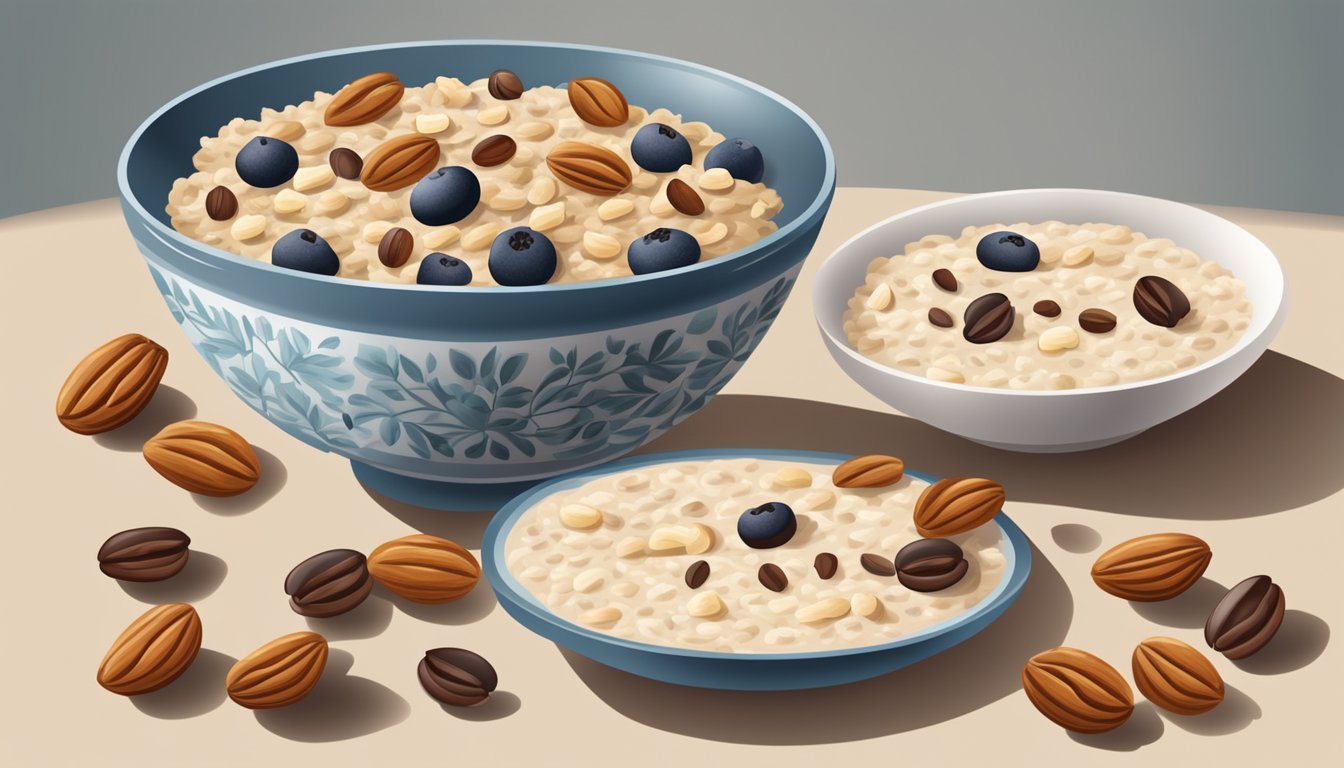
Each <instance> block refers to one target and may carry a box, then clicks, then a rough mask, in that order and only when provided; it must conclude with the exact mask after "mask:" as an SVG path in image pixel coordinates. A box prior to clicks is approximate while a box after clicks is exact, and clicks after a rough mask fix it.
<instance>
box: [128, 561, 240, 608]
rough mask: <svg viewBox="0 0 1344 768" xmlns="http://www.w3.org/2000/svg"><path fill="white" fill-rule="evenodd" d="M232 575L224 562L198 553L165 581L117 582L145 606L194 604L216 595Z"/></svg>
mask: <svg viewBox="0 0 1344 768" xmlns="http://www.w3.org/2000/svg"><path fill="white" fill-rule="evenodd" d="M228 572H229V564H228V563H226V562H224V560H223V559H222V558H219V557H215V556H214V555H212V554H210V553H209V552H202V551H200V550H198V549H193V550H191V554H189V555H187V564H186V566H184V567H183V568H182V570H181V571H180V572H179V573H177V574H175V575H173V576H171V577H169V578H167V579H164V580H163V581H118V582H117V585H118V586H120V587H121V590H122V591H123V592H125V593H126V594H128V595H130V596H131V597H133V598H135V599H136V600H139V601H140V602H142V603H152V604H155V605H158V604H161V603H194V602H196V601H197V600H203V599H205V598H207V597H209V596H210V595H212V594H214V592H215V590H216V589H219V585H220V584H223V583H224V577H225V576H226V575H227V574H228Z"/></svg>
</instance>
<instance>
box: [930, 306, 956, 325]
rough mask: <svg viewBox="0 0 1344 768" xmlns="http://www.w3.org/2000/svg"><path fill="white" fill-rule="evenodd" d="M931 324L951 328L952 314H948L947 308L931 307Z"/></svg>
mask: <svg viewBox="0 0 1344 768" xmlns="http://www.w3.org/2000/svg"><path fill="white" fill-rule="evenodd" d="M929 324H930V325H936V326H938V327H939V328H951V327H952V316H951V315H949V314H947V311H946V310H943V309H939V308H938V307H930V308H929Z"/></svg>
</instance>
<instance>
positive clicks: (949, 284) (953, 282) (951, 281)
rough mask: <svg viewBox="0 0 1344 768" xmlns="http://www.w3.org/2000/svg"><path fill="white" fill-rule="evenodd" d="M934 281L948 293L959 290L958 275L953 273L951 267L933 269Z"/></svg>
mask: <svg viewBox="0 0 1344 768" xmlns="http://www.w3.org/2000/svg"><path fill="white" fill-rule="evenodd" d="M933 282H934V284H935V285H937V286H938V287H939V288H942V289H943V290H944V291H947V292H948V293H955V292H956V290H957V276H956V275H954V274H952V270H950V269H935V270H933Z"/></svg>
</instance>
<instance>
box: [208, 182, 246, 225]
mask: <svg viewBox="0 0 1344 768" xmlns="http://www.w3.org/2000/svg"><path fill="white" fill-rule="evenodd" d="M236 213H238V196H237V195H235V194H233V190H231V189H229V188H228V187H226V186H223V185H222V184H221V185H219V186H217V187H215V188H214V189H212V190H210V192H209V194H207V195H206V196H205V215H206V216H209V217H210V218H211V219H213V220H215V221H228V220H229V219H232V218H233V217H234V214H236Z"/></svg>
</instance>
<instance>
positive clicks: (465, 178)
mask: <svg viewBox="0 0 1344 768" xmlns="http://www.w3.org/2000/svg"><path fill="white" fill-rule="evenodd" d="M630 154H631V156H632V157H633V158H634V160H635V162H636V163H637V164H639V166H640V167H641V168H643V169H644V170H647V171H651V172H654V173H668V172H671V171H675V170H677V169H678V168H680V167H681V166H683V165H686V164H688V163H690V162H691V158H692V154H691V145H690V143H689V142H688V141H687V140H686V137H685V136H682V135H681V134H680V133H678V132H677V131H676V129H674V128H672V127H671V126H669V125H664V124H662V123H652V124H649V125H646V126H644V127H643V128H640V129H639V131H638V132H637V133H636V134H635V138H634V140H633V141H632V142H631V145H630ZM234 167H235V168H237V170H238V176H239V177H240V178H242V180H243V181H245V182H247V183H248V184H250V185H252V186H254V187H259V188H266V189H269V188H272V187H278V186H280V185H281V184H284V183H285V182H287V181H289V180H290V179H291V178H293V177H294V174H295V173H296V172H297V171H298V170H299V155H298V152H296V151H295V150H294V147H292V146H290V145H289V144H288V143H286V142H284V141H281V140H280V139H275V138H271V137H265V136H259V137H257V138H254V139H252V141H250V142H248V143H247V145H246V146H244V147H243V148H242V149H241V150H240V151H239V152H238V156H237V157H236V158H235V159H234ZM710 168H723V169H724V170H726V171H728V173H729V174H730V175H732V177H733V178H735V179H742V180H743V181H747V182H751V183H756V182H759V181H760V180H761V178H762V176H764V173H765V161H764V158H763V157H762V156H761V150H759V149H757V148H756V146H755V145H754V144H752V143H751V142H749V141H747V140H745V139H729V140H727V141H724V142H722V143H720V144H719V145H717V146H715V147H714V148H713V149H711V150H710V151H709V154H707V155H706V156H705V169H706V170H708V169H710ZM480 201H481V183H480V181H479V180H478V179H477V178H476V174H474V173H472V172H471V170H470V169H468V168H464V167H462V166H460V165H454V166H446V167H443V168H440V169H438V170H436V171H434V172H433V173H431V174H429V175H428V176H426V177H424V178H423V179H421V180H420V181H418V182H416V185H415V187H414V188H413V189H412V190H411V199H410V204H411V215H412V216H414V217H415V219H416V221H419V222H420V223H422V224H425V225H428V226H431V227H441V226H445V225H447V224H452V223H454V222H458V221H461V220H462V219H464V218H466V217H467V216H468V215H470V214H471V212H472V211H473V210H475V209H476V206H477V205H478V204H479V203H480ZM626 258H627V260H628V261H629V264H630V271H631V272H633V273H635V274H637V275H643V274H648V273H650V272H662V271H664V270H668V269H676V268H678V267H685V266H688V265H691V264H694V263H696V262H697V261H699V260H700V244H699V243H698V242H696V240H695V238H694V237H692V236H691V235H690V233H688V232H684V231H682V230H679V229H671V228H668V227H659V228H658V229H655V230H653V231H652V232H650V233H648V234H647V235H644V236H643V237H638V238H636V239H635V240H634V241H632V242H631V243H630V245H629V247H628V248H627V251H626ZM271 263H272V264H274V265H276V266H278V267H286V268H289V269H296V270H299V271H301V272H312V273H314V274H319V275H335V274H336V273H337V272H339V271H340V267H341V262H340V259H339V258H338V257H337V255H336V252H335V251H334V250H332V248H331V246H330V245H329V244H328V243H327V241H326V240H324V239H322V237H321V236H320V235H318V234H317V233H316V232H313V231H312V230H309V229H297V230H294V231H293V232H290V233H289V234H287V235H285V236H283V237H281V238H280V239H279V240H277V241H276V242H275V245H274V246H273V247H272V249H271ZM556 264H557V260H556V251H555V245H554V244H553V243H551V241H550V238H548V237H546V236H545V235H543V234H541V233H540V232H537V231H535V230H533V229H531V228H530V227H513V228H511V229H506V230H504V231H503V232H501V233H499V235H498V236H496V237H495V240H494V242H493V243H492V244H491V246H490V257H489V261H488V265H489V269H490V276H491V277H492V278H494V280H495V282H497V283H499V284H500V285H508V286H526V285H543V284H545V283H546V282H548V281H550V279H551V277H553V276H554V275H555V269H556ZM471 277H472V275H471V267H470V266H468V265H467V264H466V263H465V262H463V261H462V260H460V259H456V258H453V257H452V256H449V255H447V254H443V253H431V254H429V255H428V256H426V257H425V258H424V259H423V260H422V261H421V262H420V271H419V272H418V273H417V275H416V282H417V283H420V284H422V285H466V284H468V283H470V282H471Z"/></svg>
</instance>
